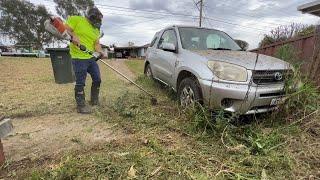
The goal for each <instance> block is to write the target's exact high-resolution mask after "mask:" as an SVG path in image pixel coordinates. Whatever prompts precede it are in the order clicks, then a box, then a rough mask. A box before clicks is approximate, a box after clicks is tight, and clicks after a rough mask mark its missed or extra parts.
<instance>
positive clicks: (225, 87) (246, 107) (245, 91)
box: [199, 80, 284, 114]
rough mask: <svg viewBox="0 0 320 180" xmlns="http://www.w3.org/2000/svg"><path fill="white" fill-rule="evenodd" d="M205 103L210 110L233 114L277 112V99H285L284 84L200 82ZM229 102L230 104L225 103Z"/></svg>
mask: <svg viewBox="0 0 320 180" xmlns="http://www.w3.org/2000/svg"><path fill="white" fill-rule="evenodd" d="M199 83H200V86H201V88H202V93H203V98H204V103H205V104H206V105H208V107H209V108H210V109H224V110H225V111H228V112H231V113H239V114H255V113H264V112H268V111H272V110H275V109H276V108H277V106H276V105H271V103H272V101H274V100H275V99H279V98H283V97H284V85H283V84H270V85H259V86H258V85H255V84H252V85H251V87H249V85H248V84H231V83H224V82H214V81H208V80H199ZM224 102H228V103H224Z"/></svg>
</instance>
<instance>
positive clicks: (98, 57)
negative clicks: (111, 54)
mask: <svg viewBox="0 0 320 180" xmlns="http://www.w3.org/2000/svg"><path fill="white" fill-rule="evenodd" d="M92 55H93V57H95V60H96V61H98V60H99V59H102V58H104V57H106V55H105V54H104V53H103V52H94V53H93V54H92Z"/></svg>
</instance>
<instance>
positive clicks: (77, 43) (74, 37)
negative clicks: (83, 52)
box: [71, 35, 80, 46]
mask: <svg viewBox="0 0 320 180" xmlns="http://www.w3.org/2000/svg"><path fill="white" fill-rule="evenodd" d="M71 41H72V43H73V44H75V45H77V46H79V45H80V39H79V38H78V37H77V36H75V35H73V36H72V40H71Z"/></svg>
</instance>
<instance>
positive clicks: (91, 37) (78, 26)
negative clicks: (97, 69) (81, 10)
mask: <svg viewBox="0 0 320 180" xmlns="http://www.w3.org/2000/svg"><path fill="white" fill-rule="evenodd" d="M66 24H67V25H68V26H69V27H70V28H71V29H72V30H73V33H74V34H75V35H76V36H77V37H78V38H79V40H80V44H82V45H84V46H86V48H87V49H88V50H90V51H95V44H96V42H97V40H98V39H99V37H100V31H99V29H97V28H95V27H94V26H92V25H91V24H90V22H89V20H88V19H87V18H85V17H83V16H70V17H69V18H68V19H67V22H66ZM69 48H70V55H71V57H72V58H73V59H81V60H84V59H90V58H92V56H91V55H89V54H87V53H84V52H82V51H81V50H80V49H79V48H78V47H77V46H76V45H74V44H72V43H70V46H69Z"/></svg>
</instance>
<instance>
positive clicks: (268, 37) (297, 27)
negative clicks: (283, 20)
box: [259, 23, 315, 47]
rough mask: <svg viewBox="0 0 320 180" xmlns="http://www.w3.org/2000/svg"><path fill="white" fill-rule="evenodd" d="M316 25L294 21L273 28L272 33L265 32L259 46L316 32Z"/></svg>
mask: <svg viewBox="0 0 320 180" xmlns="http://www.w3.org/2000/svg"><path fill="white" fill-rule="evenodd" d="M314 29H315V26H314V25H305V24H297V23H292V24H290V25H286V26H279V27H277V28H275V29H273V30H271V32H270V34H265V35H264V38H263V39H262V41H261V42H260V43H259V47H263V46H267V45H270V44H272V43H276V42H281V41H286V40H289V39H292V38H295V37H301V36H307V35H309V34H312V33H314Z"/></svg>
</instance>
